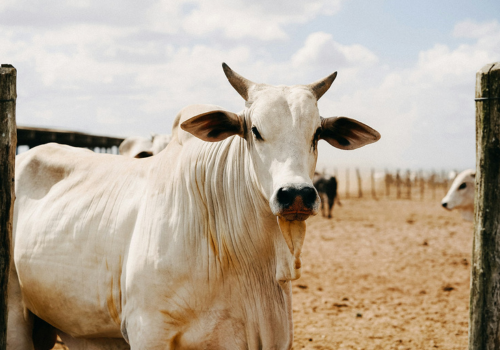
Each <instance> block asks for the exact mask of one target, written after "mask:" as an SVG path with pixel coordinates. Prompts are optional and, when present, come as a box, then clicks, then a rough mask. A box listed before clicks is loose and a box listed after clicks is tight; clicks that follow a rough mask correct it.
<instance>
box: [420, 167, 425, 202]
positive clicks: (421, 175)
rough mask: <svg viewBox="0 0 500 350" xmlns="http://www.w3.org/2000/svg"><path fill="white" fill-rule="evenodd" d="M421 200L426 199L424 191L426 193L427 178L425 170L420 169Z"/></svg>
mask: <svg viewBox="0 0 500 350" xmlns="http://www.w3.org/2000/svg"><path fill="white" fill-rule="evenodd" d="M419 181H420V200H423V199H424V193H425V178H424V171H423V170H420V178H419Z"/></svg>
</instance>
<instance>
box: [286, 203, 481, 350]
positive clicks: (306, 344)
mask: <svg viewBox="0 0 500 350" xmlns="http://www.w3.org/2000/svg"><path fill="white" fill-rule="evenodd" d="M342 204H343V205H342V207H338V206H336V207H335V209H334V218H333V219H331V220H327V219H324V218H321V217H315V218H312V219H311V220H309V221H308V230H307V235H308V236H307V237H306V242H305V247H304V253H303V258H302V263H303V266H304V267H303V274H302V277H301V279H299V280H298V281H295V282H294V283H293V298H294V299H293V311H294V315H293V319H294V322H295V342H294V349H304V348H305V349H466V348H467V332H468V310H469V307H468V305H469V280H470V275H469V274H470V261H471V245H472V232H473V226H472V223H469V222H464V221H462V219H461V217H460V216H459V214H458V213H456V212H447V211H446V210H444V209H443V208H441V207H440V204H439V200H437V201H431V200H427V201H419V200H414V201H409V200H379V201H374V200H359V199H352V200H343V201H342Z"/></svg>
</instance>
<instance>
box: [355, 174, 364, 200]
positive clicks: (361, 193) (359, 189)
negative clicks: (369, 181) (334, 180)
mask: <svg viewBox="0 0 500 350" xmlns="http://www.w3.org/2000/svg"><path fill="white" fill-rule="evenodd" d="M356 178H357V179H358V198H363V184H362V182H363V179H361V174H360V173H359V168H356Z"/></svg>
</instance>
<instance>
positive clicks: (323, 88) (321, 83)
mask: <svg viewBox="0 0 500 350" xmlns="http://www.w3.org/2000/svg"><path fill="white" fill-rule="evenodd" d="M336 77H337V72H333V74H330V75H329V76H327V77H326V78H323V79H321V80H318V81H317V82H315V83H312V84H309V85H307V87H309V88H310V89H311V90H312V92H313V94H314V96H316V100H319V99H320V98H321V96H323V94H324V93H325V92H327V91H328V89H329V88H330V86H331V85H332V83H333V81H334V80H335V78H336Z"/></svg>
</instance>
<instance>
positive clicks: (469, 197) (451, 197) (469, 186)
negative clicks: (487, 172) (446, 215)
mask: <svg viewBox="0 0 500 350" xmlns="http://www.w3.org/2000/svg"><path fill="white" fill-rule="evenodd" d="M475 177H476V171H475V170H473V169H467V170H464V171H462V172H461V173H460V174H458V175H457V177H456V178H455V180H454V181H453V183H452V184H451V187H450V189H449V191H448V193H447V194H446V196H445V197H444V198H443V200H442V201H441V205H442V206H443V207H444V208H446V209H448V210H452V209H458V210H459V211H460V214H462V218H463V219H464V220H467V221H473V220H474V185H475Z"/></svg>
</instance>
